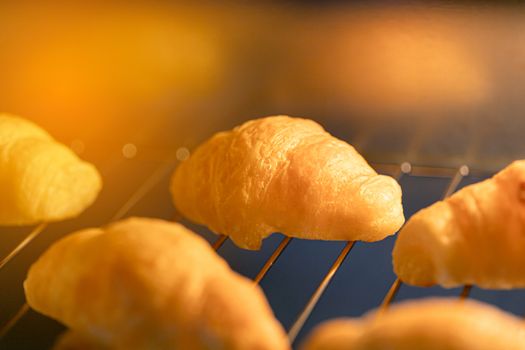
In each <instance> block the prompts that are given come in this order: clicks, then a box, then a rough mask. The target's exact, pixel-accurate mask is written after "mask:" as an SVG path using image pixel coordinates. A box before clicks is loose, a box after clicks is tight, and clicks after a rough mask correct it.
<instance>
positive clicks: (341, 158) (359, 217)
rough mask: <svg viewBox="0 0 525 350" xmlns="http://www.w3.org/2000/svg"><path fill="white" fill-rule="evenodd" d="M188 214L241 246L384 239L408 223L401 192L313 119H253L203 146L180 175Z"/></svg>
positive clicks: (179, 197) (178, 188)
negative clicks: (280, 239) (285, 239)
mask: <svg viewBox="0 0 525 350" xmlns="http://www.w3.org/2000/svg"><path fill="white" fill-rule="evenodd" d="M171 191H172V194H173V201H174V203H175V206H176V207H177V209H178V210H179V211H180V213H181V214H183V215H185V216H186V217H188V218H189V219H190V220H192V221H194V222H197V223H199V224H204V225H206V226H208V227H209V228H210V229H211V230H212V231H214V232H216V233H221V234H225V235H228V236H230V237H231V239H232V240H233V241H234V242H235V243H236V244H237V245H238V246H239V247H242V248H247V249H258V248H259V247H260V245H261V240H262V239H263V238H265V237H267V236H268V235H270V234H271V233H273V232H281V233H283V234H285V235H288V236H293V237H299V238H306V239H323V240H363V241H377V240H381V239H383V238H385V237H386V236H388V235H391V234H394V233H395V232H396V231H397V230H398V229H399V227H400V226H401V225H402V224H403V222H404V217H403V208H402V206H401V189H400V187H399V185H398V184H397V182H396V181H395V180H394V179H392V178H391V177H388V176H383V175H378V174H377V173H376V172H375V171H374V170H373V169H372V168H371V167H370V166H369V165H368V164H367V162H366V161H365V160H364V159H363V157H361V156H360V155H359V153H357V151H356V150H355V149H354V148H353V147H352V146H350V145H349V144H347V143H346V142H344V141H341V140H338V139H336V138H335V137H333V136H331V135H330V134H329V133H327V132H326V131H325V130H324V129H323V128H322V127H321V126H320V125H319V124H317V123H316V122H314V121H311V120H307V119H300V118H290V117H286V116H277V117H267V118H262V119H256V120H252V121H249V122H247V123H245V124H243V125H241V126H239V127H236V128H235V129H233V130H232V131H227V132H220V133H218V134H216V135H214V136H213V137H212V138H211V139H210V140H208V141H206V142H205V143H204V144H203V145H201V146H200V147H199V148H198V149H197V150H196V151H195V152H194V153H193V154H192V156H191V157H190V158H189V159H188V160H187V161H185V162H183V163H182V164H181V165H180V166H179V167H178V169H177V170H176V171H175V174H174V175H173V179H172V184H171Z"/></svg>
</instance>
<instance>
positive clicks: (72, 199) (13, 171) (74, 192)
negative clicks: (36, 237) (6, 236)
mask: <svg viewBox="0 0 525 350" xmlns="http://www.w3.org/2000/svg"><path fill="white" fill-rule="evenodd" d="M101 186H102V181H101V178H100V175H99V173H98V172H97V170H96V169H95V167H94V166H93V165H91V164H88V163H86V162H83V161H81V160H80V159H78V157H77V156H76V155H75V154H74V153H73V152H72V151H71V150H70V149H69V148H67V147H65V146H64V145H61V144H59V143H58V142H56V141H55V140H53V138H52V137H51V136H50V135H49V134H48V133H47V132H45V131H44V130H42V129H41V128H39V127H38V126H36V125H35V124H33V123H31V122H29V121H27V120H24V119H21V118H18V117H13V116H9V115H6V114H0V193H1V197H2V200H1V201H0V225H31V224H35V223H39V222H43V221H58V220H63V219H67V218H71V217H75V216H77V215H78V214H80V213H81V212H82V211H83V210H84V209H86V208H87V207H88V206H89V205H91V204H92V203H93V201H94V200H95V198H96V197H97V195H98V193H99V191H100V189H101Z"/></svg>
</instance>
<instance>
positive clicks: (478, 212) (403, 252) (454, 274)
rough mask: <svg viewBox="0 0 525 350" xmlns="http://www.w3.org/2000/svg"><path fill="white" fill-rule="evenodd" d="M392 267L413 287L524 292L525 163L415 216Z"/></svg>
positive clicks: (397, 247)
mask: <svg viewBox="0 0 525 350" xmlns="http://www.w3.org/2000/svg"><path fill="white" fill-rule="evenodd" d="M393 261H394V270H395V272H396V274H397V275H398V276H399V278H400V279H401V280H402V281H403V282H406V283H408V284H413V285H419V286H429V285H432V284H436V283H437V284H440V285H442V286H445V287H454V286H458V285H463V284H475V285H478V286H480V287H483V288H516V287H525V161H516V162H514V163H512V164H511V165H509V166H508V167H507V168H505V169H504V170H502V171H501V172H500V173H498V174H497V175H496V176H494V177H493V178H491V179H489V180H485V181H483V182H480V183H477V184H474V185H471V186H468V187H465V188H463V189H462V190H460V191H458V192H457V193H455V194H454V195H452V196H451V197H449V198H447V199H446V200H444V201H440V202H437V203H435V204H433V205H431V206H430V207H428V208H426V209H423V210H421V211H420V212H418V213H416V214H415V215H414V216H413V217H412V218H410V220H409V221H408V222H407V224H406V225H405V227H404V228H403V229H402V230H401V231H400V233H399V235H398V238H397V241H396V244H395V247H394V251H393Z"/></svg>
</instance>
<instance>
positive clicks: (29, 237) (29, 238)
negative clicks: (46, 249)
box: [0, 223, 48, 270]
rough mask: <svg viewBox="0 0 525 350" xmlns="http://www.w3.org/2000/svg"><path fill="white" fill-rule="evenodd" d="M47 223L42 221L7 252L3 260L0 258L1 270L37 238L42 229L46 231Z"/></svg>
mask: <svg viewBox="0 0 525 350" xmlns="http://www.w3.org/2000/svg"><path fill="white" fill-rule="evenodd" d="M47 225H48V224H47V223H41V224H40V225H38V226H36V227H35V228H34V229H33V230H32V231H31V232H30V233H29V234H28V235H27V236H26V237H25V238H24V239H23V240H22V241H21V242H20V243H18V244H17V245H16V247H15V248H14V249H13V250H11V252H10V253H9V254H7V255H6V256H5V257H4V258H3V259H2V260H0V270H1V269H2V268H3V267H4V266H5V265H6V264H7V263H8V262H10V261H11V260H12V259H13V258H14V257H15V256H17V255H18V253H20V252H21V251H22V249H24V248H25V247H26V246H27V245H28V244H29V243H31V241H32V240H33V239H35V238H36V237H37V236H38V235H39V234H40V233H42V231H44V230H45V229H46V227H47Z"/></svg>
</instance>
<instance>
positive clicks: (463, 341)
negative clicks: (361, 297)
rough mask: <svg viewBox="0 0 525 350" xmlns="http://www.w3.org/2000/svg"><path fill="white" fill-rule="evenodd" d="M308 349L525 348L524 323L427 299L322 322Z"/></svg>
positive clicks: (471, 305)
mask: <svg viewBox="0 0 525 350" xmlns="http://www.w3.org/2000/svg"><path fill="white" fill-rule="evenodd" d="M302 349H304V350H348V349H352V350H387V349H388V350H412V349H413V350H420V349H425V350H465V349H468V350H524V349H525V324H524V323H523V321H522V320H520V319H518V318H517V317H515V316H513V315H510V314H507V313H505V312H503V311H501V310H499V309H497V308H495V307H493V306H491V305H487V304H483V303H480V302H475V301H464V302H463V301H459V300H457V299H426V300H420V301H408V302H402V303H399V304H396V305H393V306H392V307H391V308H390V309H388V310H387V311H386V312H385V313H381V314H378V313H375V312H374V313H371V314H368V315H366V316H364V317H363V318H361V319H339V320H334V321H328V322H326V323H324V324H322V325H320V326H318V327H317V328H316V329H315V330H314V331H313V332H312V334H311V335H309V336H308V338H307V340H306V341H305V343H304V345H303V346H302Z"/></svg>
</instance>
